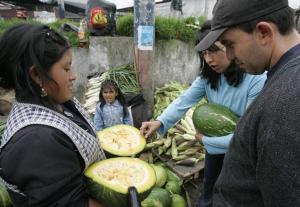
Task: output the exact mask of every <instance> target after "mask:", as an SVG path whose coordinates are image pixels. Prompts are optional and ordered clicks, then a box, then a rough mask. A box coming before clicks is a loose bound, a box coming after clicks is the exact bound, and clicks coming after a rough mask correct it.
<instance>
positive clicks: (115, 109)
mask: <svg viewBox="0 0 300 207" xmlns="http://www.w3.org/2000/svg"><path fill="white" fill-rule="evenodd" d="M99 100H100V102H99V103H98V104H97V106H96V112H95V117H94V124H95V128H96V131H100V130H102V129H104V128H107V127H111V126H113V125H116V124H128V125H132V119H131V117H130V114H129V111H128V108H127V107H126V102H125V98H124V96H123V94H122V92H121V90H120V88H119V87H118V85H117V83H116V82H114V81H113V80H106V81H104V82H103V83H102V85H101V89H100V93H99Z"/></svg>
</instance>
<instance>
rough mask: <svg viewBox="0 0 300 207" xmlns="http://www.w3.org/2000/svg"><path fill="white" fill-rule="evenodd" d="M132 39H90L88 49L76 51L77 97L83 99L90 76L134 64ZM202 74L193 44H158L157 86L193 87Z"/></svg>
mask: <svg viewBox="0 0 300 207" xmlns="http://www.w3.org/2000/svg"><path fill="white" fill-rule="evenodd" d="M133 57H134V45H133V38H131V37H91V38H90V47H89V49H85V48H73V60H72V61H73V63H72V64H73V69H74V70H75V73H76V75H77V80H76V81H75V94H76V97H77V98H79V99H80V100H82V98H83V94H84V90H85V86H86V83H87V81H88V79H87V76H88V75H90V74H92V73H95V72H99V73H101V72H105V71H107V70H109V69H110V68H112V67H116V66H119V65H122V64H125V63H129V62H133V61H134V58H133ZM198 73H199V58H198V55H197V53H196V52H195V50H194V45H193V44H186V43H183V42H182V41H178V40H170V41H162V40H160V41H157V42H156V44H155V59H154V67H153V81H154V87H160V86H162V85H164V84H165V83H167V82H169V81H180V82H182V83H186V84H190V83H191V82H192V81H193V80H194V79H195V78H196V76H197V75H198Z"/></svg>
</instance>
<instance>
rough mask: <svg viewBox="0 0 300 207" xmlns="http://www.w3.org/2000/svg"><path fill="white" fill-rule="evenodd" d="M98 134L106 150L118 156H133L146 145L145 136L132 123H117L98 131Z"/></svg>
mask: <svg viewBox="0 0 300 207" xmlns="http://www.w3.org/2000/svg"><path fill="white" fill-rule="evenodd" d="M97 136H98V138H99V141H100V145H101V147H102V148H103V149H104V151H106V152H108V153H110V154H112V155H116V156H132V155H135V154H138V153H139V152H141V151H142V150H143V149H144V148H145V146H146V139H145V137H144V136H143V135H142V134H141V133H140V131H139V130H138V129H137V128H135V127H133V126H130V125H125V124H119V125H115V126H112V127H109V128H106V129H104V130H102V131H99V132H97Z"/></svg>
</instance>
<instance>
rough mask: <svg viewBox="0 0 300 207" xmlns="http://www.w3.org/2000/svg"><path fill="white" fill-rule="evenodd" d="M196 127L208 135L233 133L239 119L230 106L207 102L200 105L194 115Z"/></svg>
mask: <svg viewBox="0 0 300 207" xmlns="http://www.w3.org/2000/svg"><path fill="white" fill-rule="evenodd" d="M192 119H193V123H194V125H195V128H196V129H197V130H198V131H199V132H201V133H203V134H204V135H206V136H210V137H218V136H225V135H228V134H231V133H233V131H234V130H235V127H236V124H237V122H238V120H239V118H238V116H237V115H235V114H234V113H233V112H232V111H231V110H230V109H229V108H227V107H226V106H223V105H220V104H214V103H206V104H203V105H200V106H198V107H197V108H196V109H195V111H194V113H193V116H192Z"/></svg>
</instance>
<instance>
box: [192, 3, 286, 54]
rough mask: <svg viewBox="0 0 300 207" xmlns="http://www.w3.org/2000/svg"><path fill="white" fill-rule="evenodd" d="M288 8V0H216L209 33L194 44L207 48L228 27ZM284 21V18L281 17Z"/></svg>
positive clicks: (200, 48) (199, 47)
mask: <svg viewBox="0 0 300 207" xmlns="http://www.w3.org/2000/svg"><path fill="white" fill-rule="evenodd" d="M287 8H289V4H288V0H218V1H217V3H216V4H215V6H214V9H213V14H214V15H213V19H212V28H211V31H210V33H209V34H208V35H207V36H206V37H205V38H204V39H203V40H202V41H201V42H200V43H199V44H198V45H197V46H196V50H197V51H203V50H206V49H207V48H209V47H210V46H211V45H212V44H213V43H214V42H215V41H216V40H217V39H218V38H219V37H220V36H221V35H222V34H223V33H224V32H225V31H226V30H227V29H228V28H230V27H233V26H237V25H241V24H243V23H246V22H251V21H256V20H257V19H259V18H262V17H265V16H268V15H270V14H272V13H276V12H278V11H280V10H284V9H287ZM283 20H284V21H286V19H285V18H283Z"/></svg>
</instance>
